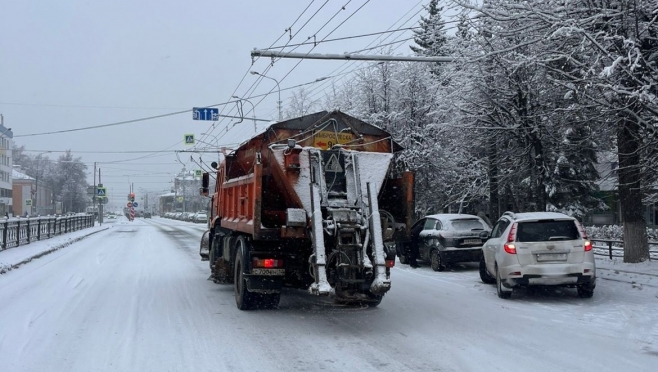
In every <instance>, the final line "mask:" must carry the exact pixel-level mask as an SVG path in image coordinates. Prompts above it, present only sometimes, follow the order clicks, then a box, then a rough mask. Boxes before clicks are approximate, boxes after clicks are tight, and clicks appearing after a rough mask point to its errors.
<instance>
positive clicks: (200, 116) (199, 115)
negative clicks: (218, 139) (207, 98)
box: [192, 107, 219, 121]
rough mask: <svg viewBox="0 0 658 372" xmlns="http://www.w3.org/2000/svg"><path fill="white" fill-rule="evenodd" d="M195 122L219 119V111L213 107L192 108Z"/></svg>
mask: <svg viewBox="0 0 658 372" xmlns="http://www.w3.org/2000/svg"><path fill="white" fill-rule="evenodd" d="M192 113H193V116H192V117H193V119H194V120H212V121H215V120H217V119H218V118H219V109H218V108H212V107H194V108H192Z"/></svg>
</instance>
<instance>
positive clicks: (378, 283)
mask: <svg viewBox="0 0 658 372" xmlns="http://www.w3.org/2000/svg"><path fill="white" fill-rule="evenodd" d="M367 188H368V209H369V212H370V217H369V224H370V231H372V236H371V239H372V243H373V252H372V256H373V261H374V274H375V278H374V280H373V282H372V284H371V285H370V291H371V292H372V293H374V294H376V295H382V294H384V293H386V292H387V291H388V290H389V289H391V280H390V279H389V278H387V275H386V255H387V254H386V252H385V251H384V239H383V238H382V224H381V218H380V216H379V204H378V202H377V189H376V188H375V186H374V185H373V184H372V183H370V182H368V183H367Z"/></svg>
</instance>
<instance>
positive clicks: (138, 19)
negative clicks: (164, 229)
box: [0, 0, 427, 205]
mask: <svg viewBox="0 0 658 372" xmlns="http://www.w3.org/2000/svg"><path fill="white" fill-rule="evenodd" d="M325 2H326V4H325V5H324V7H322V5H323V4H324V3H325ZM348 2H349V3H348ZM366 2H367V0H351V1H350V0H315V1H313V2H312V1H311V0H277V1H269V0H267V1H266V0H239V1H238V0H231V1H228V0H219V1H218V0H188V1H156V0H111V1H92V0H87V1H82V0H60V1H51V0H41V1H36V0H2V2H0V24H1V25H2V32H1V33H0V113H2V114H3V115H4V119H5V126H6V127H9V128H12V130H13V132H14V135H15V137H14V142H15V143H16V144H17V145H19V146H20V145H24V146H25V147H26V149H28V150H30V151H34V152H31V154H37V153H38V152H37V151H53V153H51V154H48V156H49V157H51V158H57V156H59V155H60V154H59V153H55V151H64V150H67V149H70V150H72V151H73V152H74V155H76V156H80V157H82V160H83V161H84V162H85V163H86V164H87V165H88V166H89V168H88V170H89V180H90V183H91V180H92V173H93V163H94V162H98V166H99V167H100V168H101V169H102V177H103V183H104V184H105V185H106V186H107V187H108V189H109V190H108V191H109V192H110V194H111V195H110V196H111V201H113V202H114V203H113V204H115V205H123V203H124V201H125V195H126V194H127V193H128V188H129V182H132V183H134V186H135V189H136V190H140V189H146V190H152V191H165V190H167V189H169V188H170V187H171V183H170V181H171V180H172V176H173V174H174V173H175V172H177V171H179V170H180V169H181V168H182V167H183V164H181V163H179V162H178V160H177V158H176V154H175V153H174V152H173V151H174V150H186V149H190V148H191V147H189V146H185V145H184V144H183V134H185V133H193V134H195V135H196V137H197V139H204V140H205V141H208V142H213V143H214V142H215V141H218V143H220V144H227V145H230V144H233V143H236V142H240V141H242V140H244V139H247V138H248V137H249V136H250V135H251V134H253V130H254V129H253V124H252V122H250V121H245V122H243V123H240V124H237V125H233V124H232V123H233V122H234V121H232V120H228V119H226V120H222V121H220V122H219V123H216V124H215V129H214V132H213V136H215V135H217V134H220V133H221V134H220V136H219V137H217V138H216V139H214V140H213V139H212V136H211V137H207V136H203V135H201V133H207V132H209V129H211V125H210V122H204V121H195V120H192V114H191V112H189V113H184V114H179V115H173V116H167V117H163V118H159V119H154V120H147V121H142V122H136V123H131V124H126V125H119V126H113V127H108V128H101V129H93V130H85V131H77V132H71V133H65V134H51V135H42V136H26V135H29V134H33V133H43V132H50V131H57V130H66V129H72V128H81V127H87V126H95V125H101V124H108V123H114V122H119V121H125V120H131V119H138V118H142V117H149V116H155V115H161V114H167V113H172V112H176V111H181V110H188V109H191V108H192V107H194V106H197V107H198V106H206V105H211V104H217V103H220V102H226V101H227V100H230V97H231V95H232V93H233V91H234V90H235V89H236V88H237V87H238V83H239V82H240V80H241V79H242V77H243V75H244V74H245V73H246V72H248V71H249V70H250V69H251V70H256V71H259V72H263V71H265V69H266V68H267V66H268V65H269V63H270V59H267V58H263V59H260V60H258V61H256V63H255V64H254V65H253V66H251V62H252V59H251V57H250V51H251V50H252V49H253V48H255V47H258V48H265V47H268V46H270V45H271V44H272V43H274V42H275V40H277V38H278V37H279V36H282V35H283V33H284V30H285V29H286V28H288V27H289V26H290V25H291V24H292V23H293V22H295V20H296V19H297V17H298V16H299V15H300V14H301V13H302V11H303V10H304V9H305V8H306V7H307V6H308V5H309V4H311V6H310V8H308V10H307V11H306V13H304V14H303V15H302V17H301V18H300V19H299V21H297V23H296V24H295V25H294V26H293V27H292V33H293V34H294V33H296V32H298V31H299V34H298V35H297V36H295V38H294V39H293V40H292V41H290V42H291V43H299V42H304V41H306V39H307V38H308V37H309V36H312V35H314V34H315V33H316V32H317V31H318V30H319V29H320V28H321V27H322V26H323V25H324V24H325V23H327V21H329V19H330V18H331V17H332V16H334V14H336V13H337V12H338V11H339V9H340V8H341V7H342V6H343V5H345V4H346V3H348V4H347V6H346V8H345V10H344V11H340V13H339V14H338V15H337V16H336V17H335V18H334V19H333V20H332V21H331V22H330V23H329V24H328V25H326V26H325V27H324V29H322V30H321V31H320V32H319V33H317V40H320V39H322V38H324V37H325V36H326V35H327V34H328V33H329V32H331V30H333V29H334V28H335V27H336V26H338V25H339V24H340V23H341V22H342V21H344V20H345V19H346V18H347V17H348V16H349V15H351V14H352V13H353V12H354V11H356V10H357V9H358V8H359V7H360V6H362V5H364V3H366ZM426 3H427V1H425V0H423V1H420V2H419V1H416V0H370V1H369V2H367V3H366V4H365V6H364V7H363V8H362V9H361V10H359V11H358V12H357V13H356V14H355V15H354V16H352V17H351V18H350V19H349V20H347V21H346V22H345V23H344V24H343V25H342V26H340V27H339V28H338V29H337V30H336V31H335V32H334V33H333V34H331V35H330V36H329V38H338V37H345V36H353V35H360V34H366V33H371V32H378V31H384V30H387V29H389V28H390V27H393V28H400V27H410V26H416V25H417V22H418V19H419V15H418V13H417V12H418V11H421V9H422V4H426ZM321 7H322V8H321ZM320 8H321V9H320ZM318 9H320V10H319V11H318ZM316 11H318V13H317V14H316V15H315V17H313V18H312V19H310V21H309V22H308V24H306V26H305V27H304V28H303V29H301V30H300V27H301V26H302V25H304V23H305V22H306V21H307V20H309V18H311V16H312V15H313V14H314V13H315V12H316ZM409 11H411V12H410V13H408V12H409ZM405 14H407V15H406V16H404V15H405ZM421 14H424V12H423V13H421ZM403 16H404V17H403ZM407 20H408V22H407V23H406V24H405V23H404V22H405V21H407ZM387 36H388V39H386V40H384V41H382V39H383V37H382V38H379V39H377V37H376V36H373V37H367V38H358V39H352V40H346V41H340V42H331V43H326V44H320V45H318V46H317V47H316V48H315V49H314V50H313V53H343V52H353V51H358V50H360V49H363V48H365V47H366V46H367V45H368V44H370V43H372V42H373V41H375V40H376V41H375V42H374V44H372V45H377V44H378V43H389V42H391V41H393V40H394V39H395V38H396V37H398V40H401V39H406V38H409V37H411V36H412V34H411V32H410V31H406V32H404V33H397V34H393V35H392V36H389V35H384V37H387ZM288 41H289V37H288V36H284V37H282V38H281V39H280V40H279V41H278V42H277V43H276V44H275V45H282V44H285V43H286V42H288ZM408 44H409V43H408V42H406V43H403V44H395V45H393V47H397V46H400V47H399V48H397V49H395V51H394V53H398V54H409V53H410V52H409V48H408V47H407V45H408ZM310 48H311V47H310V46H303V47H300V48H299V49H297V50H296V51H295V52H307V51H309V50H310ZM378 52H380V51H369V52H368V53H378ZM364 53H366V52H364ZM298 62H299V61H298V60H292V59H285V60H279V61H277V62H276V63H275V64H274V66H273V67H272V68H271V69H270V70H269V71H268V72H267V75H268V76H271V77H273V78H276V79H282V78H283V77H284V76H285V75H286V74H288V73H289V72H290V70H291V69H292V68H293V66H294V65H295V64H296V63H298ZM357 63H358V62H353V63H352V64H350V65H348V66H347V67H345V66H344V62H342V61H317V60H305V61H303V62H302V63H301V64H300V65H299V66H298V67H297V68H295V69H294V70H293V71H292V72H290V74H289V75H288V76H287V77H286V78H285V79H284V80H282V81H281V84H280V85H281V88H286V87H290V86H293V85H297V84H303V83H307V82H310V81H313V80H315V79H317V78H320V77H323V76H329V75H331V74H332V72H333V74H336V73H339V72H341V71H349V70H351V69H353V68H355V67H357ZM250 66H251V67H250ZM339 68H346V70H339V71H335V70H336V69H339ZM346 77H347V78H349V75H343V76H340V77H338V78H336V79H335V81H336V82H337V83H338V84H340V81H341V80H340V79H344V78H346ZM256 78H257V77H256V76H254V75H247V77H246V78H245V79H244V81H243V83H242V85H240V86H239V88H238V90H237V93H236V95H238V96H245V95H246V94H247V89H248V88H249V87H250V86H251V85H252V83H254V82H255V81H256ZM330 81H331V80H325V81H324V82H322V83H316V84H314V85H309V86H307V88H308V89H313V93H314V98H321V97H322V96H323V95H324V94H323V93H322V91H323V88H326V87H328V86H329V85H330ZM320 84H324V85H320ZM273 87H275V83H274V82H273V81H271V80H267V79H265V80H263V81H262V83H261V84H260V85H258V87H257V88H256V89H255V91H254V92H253V93H252V95H254V94H256V95H257V94H263V93H267V92H269V91H270V90H271V89H272V88H273ZM291 92H292V91H290V90H289V91H284V92H282V100H283V101H284V106H285V104H286V99H287V98H288V97H289V96H290V94H291ZM259 100H260V98H257V99H253V100H252V102H253V103H257V102H258V101H259ZM276 101H277V94H276V89H275V91H274V94H271V95H270V96H268V97H266V99H265V100H263V102H262V103H260V104H258V106H257V107H256V110H255V111H256V116H257V117H259V118H266V119H276V117H277V110H276ZM245 107H248V108H250V107H251V106H250V105H249V104H245ZM224 113H225V114H226V113H231V114H235V113H236V111H235V106H234V105H230V106H228V107H227V108H226V110H225V112H224ZM264 125H266V124H261V127H263V126H264ZM227 126H228V127H232V129H231V130H229V131H226V128H227ZM198 146H201V147H205V146H206V145H205V144H201V143H199V144H198ZM162 150H166V151H167V152H164V153H163V152H161V153H150V154H149V153H129V151H162ZM106 152H113V153H106ZM200 155H201V157H202V158H203V160H204V161H205V162H207V163H210V162H211V161H212V160H215V159H216V155H213V154H209V153H205V154H194V158H195V159H197V160H198V158H199V156H200ZM179 156H180V160H182V162H183V163H185V164H186V166H187V167H188V169H196V168H198V166H196V165H195V164H193V163H191V162H190V161H189V158H190V154H189V153H180V154H179ZM133 159H134V160H133ZM128 175H130V177H128Z"/></svg>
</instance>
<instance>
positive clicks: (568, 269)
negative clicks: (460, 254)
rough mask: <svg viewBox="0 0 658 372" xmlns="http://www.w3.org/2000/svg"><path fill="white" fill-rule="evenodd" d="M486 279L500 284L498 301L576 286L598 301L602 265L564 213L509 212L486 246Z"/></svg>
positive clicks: (482, 270)
mask: <svg viewBox="0 0 658 372" xmlns="http://www.w3.org/2000/svg"><path fill="white" fill-rule="evenodd" d="M483 252H484V254H483V256H482V261H481V262H480V278H481V279H482V281H483V282H484V283H488V284H494V283H495V284H496V288H497V292H498V297H500V298H510V297H511V296H512V292H513V291H514V288H517V287H520V286H534V285H557V286H567V287H576V288H577V289H578V295H579V296H580V297H586V298H589V297H592V295H593V294H594V288H595V287H596V265H595V262H594V252H593V251H592V243H591V242H590V241H589V240H588V239H587V234H586V233H585V230H584V229H583V227H582V226H581V225H580V223H579V222H578V221H577V220H576V219H575V218H573V217H569V216H567V215H565V214H562V213H552V212H535V213H516V214H514V213H512V212H505V213H504V214H503V216H502V217H501V218H500V219H499V220H498V222H496V224H495V225H494V227H493V231H492V233H491V237H490V238H489V240H487V242H486V243H485V245H484V248H483Z"/></svg>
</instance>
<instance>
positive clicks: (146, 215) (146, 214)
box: [144, 212, 153, 218]
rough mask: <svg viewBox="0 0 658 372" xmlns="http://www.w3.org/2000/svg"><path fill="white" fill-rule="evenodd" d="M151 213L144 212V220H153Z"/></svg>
mask: <svg viewBox="0 0 658 372" xmlns="http://www.w3.org/2000/svg"><path fill="white" fill-rule="evenodd" d="M152 217H153V216H152V215H151V212H144V218H152Z"/></svg>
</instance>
